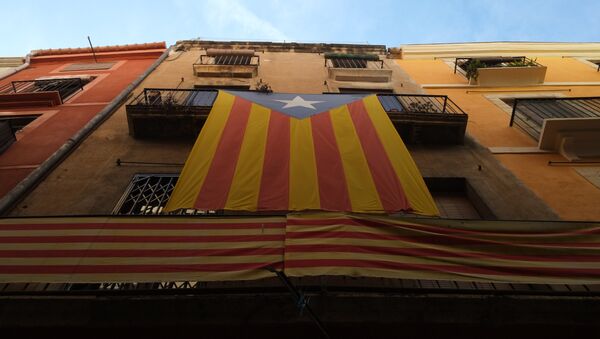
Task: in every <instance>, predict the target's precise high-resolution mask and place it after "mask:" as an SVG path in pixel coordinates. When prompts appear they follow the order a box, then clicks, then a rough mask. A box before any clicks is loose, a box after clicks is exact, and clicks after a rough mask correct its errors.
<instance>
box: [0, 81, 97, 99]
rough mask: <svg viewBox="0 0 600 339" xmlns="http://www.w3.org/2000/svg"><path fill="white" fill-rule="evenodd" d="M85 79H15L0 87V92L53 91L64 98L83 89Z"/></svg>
mask: <svg viewBox="0 0 600 339" xmlns="http://www.w3.org/2000/svg"><path fill="white" fill-rule="evenodd" d="M85 83H86V82H85V81H84V80H83V79H81V78H63V79H42V80H17V81H12V82H11V83H9V84H6V85H4V86H2V87H0V94H17V93H37V92H53V91H56V92H58V93H59V95H60V98H61V100H63V101H64V100H65V99H66V98H68V97H69V96H71V95H72V94H73V93H75V92H77V91H79V90H83V86H84V85H85Z"/></svg>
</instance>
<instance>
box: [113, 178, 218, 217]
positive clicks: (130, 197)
mask: <svg viewBox="0 0 600 339" xmlns="http://www.w3.org/2000/svg"><path fill="white" fill-rule="evenodd" d="M178 179H179V174H136V175H134V176H133V179H132V180H131V182H130V183H129V186H127V189H126V190H125V193H124V194H123V196H122V197H121V199H120V200H119V202H118V203H117V206H116V207H115V208H114V210H113V213H112V214H118V215H159V214H163V213H162V211H163V208H164V207H165V205H166V204H167V202H168V201H169V198H170V197H171V193H173V189H174V188H175V184H176V183H177V180H178ZM169 214H185V215H214V214H216V212H215V211H199V210H194V209H186V210H178V211H176V212H173V213H169Z"/></svg>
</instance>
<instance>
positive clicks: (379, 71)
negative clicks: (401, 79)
mask: <svg viewBox="0 0 600 339" xmlns="http://www.w3.org/2000/svg"><path fill="white" fill-rule="evenodd" d="M325 67H327V74H328V77H329V79H331V80H335V81H352V82H374V83H389V82H391V81H392V70H391V69H388V68H385V64H384V63H383V60H379V56H378V55H375V54H338V53H326V54H325Z"/></svg>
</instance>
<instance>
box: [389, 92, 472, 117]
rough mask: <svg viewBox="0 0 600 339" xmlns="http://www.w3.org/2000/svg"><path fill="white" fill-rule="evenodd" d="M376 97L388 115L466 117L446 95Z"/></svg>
mask: <svg viewBox="0 0 600 339" xmlns="http://www.w3.org/2000/svg"><path fill="white" fill-rule="evenodd" d="M377 97H378V98H379V101H380V102H381V105H382V106H383V108H384V109H385V111H386V112H387V113H388V114H390V115H395V114H430V115H461V116H466V115H467V114H466V113H465V112H464V111H463V110H462V109H461V108H460V107H459V106H458V105H457V104H456V103H454V101H452V99H450V98H448V96H446V95H427V94H378V95H377Z"/></svg>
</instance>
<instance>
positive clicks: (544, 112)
mask: <svg viewBox="0 0 600 339" xmlns="http://www.w3.org/2000/svg"><path fill="white" fill-rule="evenodd" d="M551 118H600V97H580V98H517V99H515V101H514V104H513V109H512V114H511V117H510V124H509V125H510V126H513V125H517V126H519V127H520V128H521V129H523V130H524V131H525V132H527V133H528V134H529V135H530V136H531V137H533V138H534V139H535V140H539V138H540V133H541V130H542V126H543V124H544V120H545V119H551Z"/></svg>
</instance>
